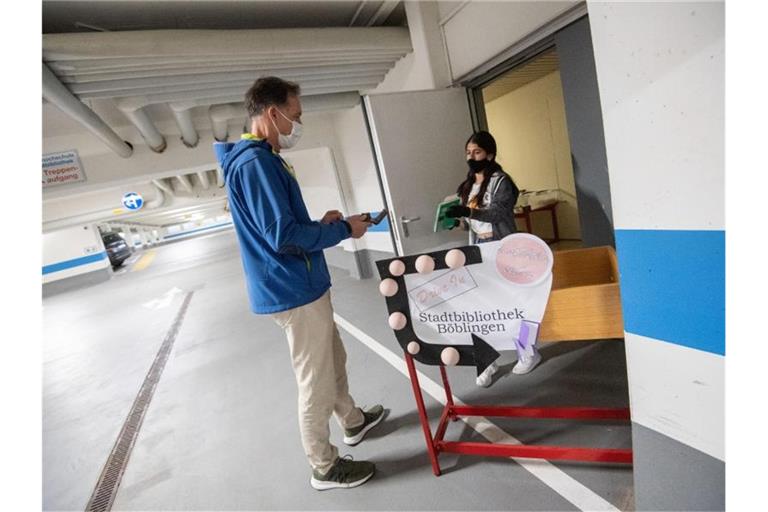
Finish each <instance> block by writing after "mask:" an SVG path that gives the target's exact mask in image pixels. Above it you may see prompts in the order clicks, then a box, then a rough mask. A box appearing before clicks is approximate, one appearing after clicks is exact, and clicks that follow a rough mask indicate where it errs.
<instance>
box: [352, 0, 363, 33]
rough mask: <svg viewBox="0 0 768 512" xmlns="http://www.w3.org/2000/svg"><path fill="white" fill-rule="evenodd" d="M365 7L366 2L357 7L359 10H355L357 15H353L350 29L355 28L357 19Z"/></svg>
mask: <svg viewBox="0 0 768 512" xmlns="http://www.w3.org/2000/svg"><path fill="white" fill-rule="evenodd" d="M363 7H365V0H363V1H362V2H360V4H359V5H358V6H357V9H356V10H355V14H353V15H352V19H351V20H349V25H348V26H350V27H354V26H355V21H357V17H358V16H360V11H362V10H363Z"/></svg>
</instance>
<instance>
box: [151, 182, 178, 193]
mask: <svg viewBox="0 0 768 512" xmlns="http://www.w3.org/2000/svg"><path fill="white" fill-rule="evenodd" d="M152 184H154V185H155V186H156V187H157V188H159V189H160V190H162V191H163V192H165V193H166V194H168V195H169V196H175V195H176V193H175V192H174V191H173V189H172V188H171V186H170V185H169V184H168V183H166V181H165V178H158V179H154V180H152Z"/></svg>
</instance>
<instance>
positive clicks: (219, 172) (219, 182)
mask: <svg viewBox="0 0 768 512" xmlns="http://www.w3.org/2000/svg"><path fill="white" fill-rule="evenodd" d="M216 186H217V187H219V188H224V169H222V168H221V166H219V165H217V166H216Z"/></svg>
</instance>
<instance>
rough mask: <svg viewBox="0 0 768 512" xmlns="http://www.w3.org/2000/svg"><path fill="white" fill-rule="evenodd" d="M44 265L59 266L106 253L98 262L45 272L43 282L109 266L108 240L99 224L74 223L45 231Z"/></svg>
mask: <svg viewBox="0 0 768 512" xmlns="http://www.w3.org/2000/svg"><path fill="white" fill-rule="evenodd" d="M42 242H43V267H44V268H45V267H49V266H50V265H56V264H60V263H63V262H69V261H72V260H77V259H79V258H83V257H88V256H93V257H98V256H99V255H101V256H103V257H101V258H100V259H98V260H97V261H93V262H91V263H86V264H82V265H77V266H74V267H72V268H67V269H63V270H58V271H54V272H50V273H46V274H43V283H50V282H53V281H58V280H59V279H64V278H66V277H72V276H77V275H80V274H85V273H87V272H93V271H95V270H102V269H105V268H107V267H109V259H108V258H107V255H106V252H105V249H104V242H103V241H102V240H101V235H100V234H99V230H98V229H97V228H96V226H95V225H93V224H90V225H83V226H74V227H71V228H67V229H62V230H58V231H52V232H50V233H45V234H43V238H42Z"/></svg>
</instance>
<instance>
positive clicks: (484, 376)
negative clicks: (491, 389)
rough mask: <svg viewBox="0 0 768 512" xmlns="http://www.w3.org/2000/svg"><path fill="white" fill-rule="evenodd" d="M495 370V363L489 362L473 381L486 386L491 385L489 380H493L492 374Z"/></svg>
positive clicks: (496, 367)
mask: <svg viewBox="0 0 768 512" xmlns="http://www.w3.org/2000/svg"><path fill="white" fill-rule="evenodd" d="M497 371H499V367H498V366H497V365H496V363H491V364H489V365H488V368H486V369H485V370H483V373H481V374H480V375H478V376H477V380H476V381H475V382H476V383H477V385H478V386H480V387H482V388H487V387H488V386H490V385H491V382H493V375H494V374H495V373H496V372H497Z"/></svg>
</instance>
